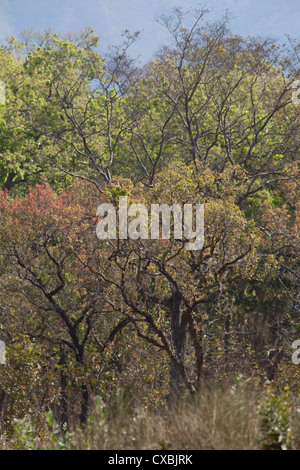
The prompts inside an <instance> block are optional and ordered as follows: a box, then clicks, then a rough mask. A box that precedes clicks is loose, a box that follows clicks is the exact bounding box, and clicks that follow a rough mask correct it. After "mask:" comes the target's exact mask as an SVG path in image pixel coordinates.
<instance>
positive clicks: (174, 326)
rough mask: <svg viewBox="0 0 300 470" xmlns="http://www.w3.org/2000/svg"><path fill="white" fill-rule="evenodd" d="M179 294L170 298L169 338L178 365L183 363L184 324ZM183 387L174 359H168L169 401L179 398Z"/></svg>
mask: <svg viewBox="0 0 300 470" xmlns="http://www.w3.org/2000/svg"><path fill="white" fill-rule="evenodd" d="M180 306H181V296H180V294H179V293H178V292H176V291H175V292H174V293H173V295H172V297H171V299H170V317H171V338H172V345H173V349H174V352H175V354H176V358H177V361H178V363H179V365H180V366H183V365H184V355H185V342H186V325H184V324H183V323H182V318H181V314H180ZM183 389H184V379H183V376H182V372H181V370H180V367H178V364H177V363H176V361H174V360H173V359H171V361H170V392H169V402H170V403H174V402H175V401H178V400H179V399H180V395H181V394H182V391H183Z"/></svg>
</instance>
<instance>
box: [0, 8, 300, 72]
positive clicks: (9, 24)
mask: <svg viewBox="0 0 300 470" xmlns="http://www.w3.org/2000/svg"><path fill="white" fill-rule="evenodd" d="M199 5H204V6H205V7H207V8H208V9H210V10H211V13H210V14H209V16H208V17H207V19H208V20H219V19H220V18H221V17H222V16H223V15H224V13H225V11H226V10H228V11H229V12H230V14H231V20H230V23H229V26H230V29H231V31H232V33H233V34H239V35H241V36H260V37H264V36H267V37H272V38H274V39H278V40H284V39H285V37H286V36H285V35H286V34H288V35H290V36H291V37H294V38H299V36H300V28H299V26H300V1H299V0H284V1H279V0H207V1H206V2H202V3H199V2H198V1H196V0H184V1H183V0H109V1H105V0H0V43H1V44H3V43H4V42H5V40H6V37H7V36H11V35H15V36H17V37H18V35H19V33H20V32H21V31H22V30H25V29H31V28H32V29H34V30H35V31H41V32H43V31H45V30H46V29H48V28H49V27H51V28H52V29H53V30H54V31H55V32H61V33H67V32H70V31H72V32H79V31H80V30H81V29H84V28H85V27H86V26H91V27H92V28H93V29H94V30H95V32H96V33H97V34H98V35H99V36H100V38H101V39H100V50H101V52H103V53H104V52H106V51H107V48H108V45H109V44H112V45H113V44H119V43H120V42H121V34H122V31H124V30H125V29H128V30H129V31H130V32H132V33H133V32H135V31H141V35H140V38H139V40H138V42H137V43H136V44H134V46H133V47H132V49H131V54H132V55H133V56H134V57H136V58H139V60H140V63H145V62H146V61H147V60H148V59H150V58H151V57H152V56H153V55H154V54H155V52H156V51H157V50H158V48H159V47H160V46H162V45H163V44H165V43H168V36H167V33H166V31H165V30H164V28H162V26H160V25H159V24H158V23H157V22H156V21H155V18H158V17H160V16H161V15H163V14H169V13H170V12H171V10H172V8H173V7H184V8H190V7H198V6H199Z"/></svg>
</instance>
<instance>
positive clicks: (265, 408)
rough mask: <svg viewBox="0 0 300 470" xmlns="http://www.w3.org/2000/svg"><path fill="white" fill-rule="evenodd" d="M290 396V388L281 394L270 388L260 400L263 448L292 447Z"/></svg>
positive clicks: (279, 448)
mask: <svg viewBox="0 0 300 470" xmlns="http://www.w3.org/2000/svg"><path fill="white" fill-rule="evenodd" d="M288 396H289V390H288V388H286V390H285V392H284V393H283V394H281V395H280V396H276V394H275V393H274V392H273V391H272V390H268V391H267V392H266V395H265V396H264V397H263V398H262V400H261V401H260V406H259V417H260V432H261V441H262V444H261V445H262V450H289V449H291V427H290V417H289V405H288V401H287V398H288Z"/></svg>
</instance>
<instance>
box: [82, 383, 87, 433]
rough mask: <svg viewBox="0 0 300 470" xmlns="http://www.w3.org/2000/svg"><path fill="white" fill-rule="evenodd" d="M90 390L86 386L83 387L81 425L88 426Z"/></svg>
mask: <svg viewBox="0 0 300 470" xmlns="http://www.w3.org/2000/svg"><path fill="white" fill-rule="evenodd" d="M88 403H89V390H88V387H87V385H86V384H82V386H81V409H80V425H81V426H82V427H84V426H86V423H87V418H88Z"/></svg>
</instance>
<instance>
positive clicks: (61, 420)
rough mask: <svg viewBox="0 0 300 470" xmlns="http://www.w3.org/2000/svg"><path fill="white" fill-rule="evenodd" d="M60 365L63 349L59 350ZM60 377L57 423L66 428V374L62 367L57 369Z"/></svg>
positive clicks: (63, 355) (67, 418) (63, 353)
mask: <svg viewBox="0 0 300 470" xmlns="http://www.w3.org/2000/svg"><path fill="white" fill-rule="evenodd" d="M58 364H59V365H60V366H64V365H65V352H64V350H63V349H61V351H60V358H59V363H58ZM59 379H60V416H59V424H60V427H61V428H62V429H63V425H65V426H66V429H68V426H69V414H68V393H67V375H66V373H65V371H64V370H63V369H60V371H59Z"/></svg>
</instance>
